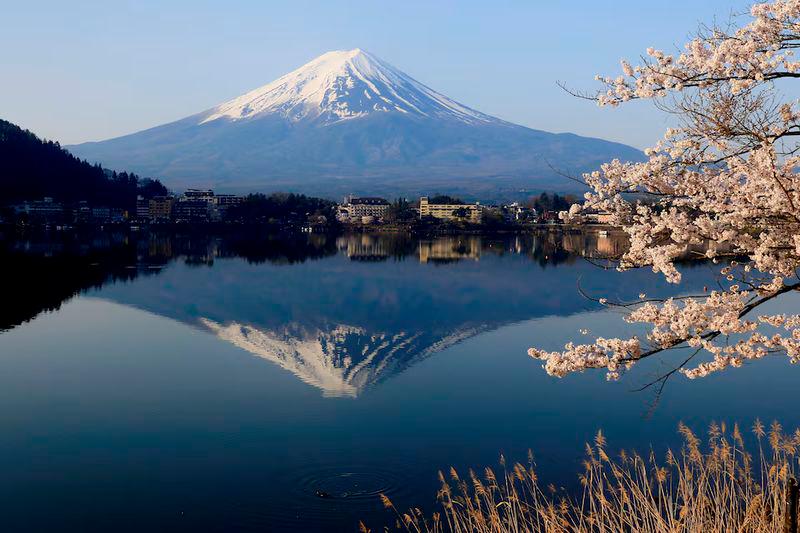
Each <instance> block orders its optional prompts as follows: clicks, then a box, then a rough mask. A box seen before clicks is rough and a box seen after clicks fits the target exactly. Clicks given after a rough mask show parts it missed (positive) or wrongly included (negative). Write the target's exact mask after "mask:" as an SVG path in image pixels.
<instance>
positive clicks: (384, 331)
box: [0, 232, 800, 532]
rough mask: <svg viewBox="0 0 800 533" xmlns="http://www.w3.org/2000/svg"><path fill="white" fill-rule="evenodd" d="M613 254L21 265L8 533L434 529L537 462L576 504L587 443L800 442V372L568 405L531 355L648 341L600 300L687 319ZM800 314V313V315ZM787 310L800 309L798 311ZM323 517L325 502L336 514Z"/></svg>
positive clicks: (656, 363) (600, 381)
mask: <svg viewBox="0 0 800 533" xmlns="http://www.w3.org/2000/svg"><path fill="white" fill-rule="evenodd" d="M623 246H624V241H623V240H622V239H620V238H618V237H617V236H614V235H612V236H604V235H600V234H598V233H591V234H576V235H562V234H561V233H554V232H551V233H541V234H535V235H524V236H501V237H485V236H483V237H481V236H474V235H463V236H447V237H438V238H414V237H409V236H398V235H366V234H363V235H362V234H358V235H345V236H338V237H336V236H326V235H316V234H311V235H295V236H258V237H256V238H253V237H251V236H240V237H238V238H235V237H234V238H231V237H225V238H222V237H219V238H217V237H208V236H203V235H191V234H185V235H156V234H153V235H146V234H145V235H140V236H137V235H124V234H108V235H100V236H90V237H85V238H77V237H64V236H59V237H58V238H54V237H51V238H48V239H44V238H36V239H34V238H31V239H26V240H8V239H7V240H5V241H2V247H1V248H2V253H1V254H0V260H1V261H2V264H3V271H4V275H3V281H2V287H3V294H4V298H3V306H2V312H0V431H1V432H0V472H2V476H0V529H1V530H2V531H53V530H72V531H155V530H161V531H193V532H196V531H280V530H292V531H318V530H319V531H328V530H333V531H355V530H356V529H357V526H358V520H364V521H365V522H367V524H368V525H369V526H370V527H371V528H372V529H373V530H374V531H376V530H380V529H381V526H383V525H384V524H390V523H393V520H392V517H391V516H390V515H388V514H387V513H386V512H385V511H384V510H383V509H382V507H381V504H380V501H379V499H378V494H379V493H381V492H383V493H386V494H387V495H388V496H389V497H390V498H391V499H392V500H393V501H394V503H395V504H396V505H397V506H398V507H400V508H405V507H407V506H410V505H417V506H420V507H421V508H423V509H425V510H427V511H432V510H435V505H434V504H435V495H436V490H437V488H438V482H437V471H438V470H442V469H446V468H448V467H449V466H451V465H453V466H455V467H456V468H458V469H460V470H466V469H467V468H469V467H473V468H476V469H481V468H482V467H483V466H486V465H496V464H497V462H498V457H499V454H500V453H503V454H505V456H506V457H508V458H509V459H510V460H520V461H523V460H525V458H526V456H527V450H528V449H531V450H533V453H534V456H535V458H536V462H537V465H538V470H539V475H540V479H541V480H542V481H543V482H544V483H545V484H547V483H549V482H552V483H554V484H556V485H557V486H564V487H566V488H567V489H569V488H570V487H571V488H574V487H575V486H577V474H578V472H579V471H580V468H581V466H580V461H581V460H582V458H583V456H582V454H583V443H584V442H585V441H587V440H590V439H591V438H592V437H593V435H594V434H595V432H596V431H597V430H598V429H603V431H604V432H605V433H606V435H607V437H608V440H609V447H610V448H611V449H618V448H623V447H624V448H627V449H630V448H638V449H640V450H644V451H646V450H647V449H649V448H650V447H651V445H652V446H653V447H654V448H655V449H656V450H662V449H663V447H664V446H667V445H675V444H676V443H678V440H677V436H676V427H677V424H678V422H679V421H684V422H686V423H687V424H689V425H691V426H692V427H693V428H695V429H696V430H698V431H703V430H704V429H705V428H706V427H707V425H708V423H709V422H710V421H712V420H717V421H723V420H724V421H728V422H729V423H731V422H734V421H740V422H742V424H743V425H745V426H747V427H749V426H750V425H751V424H752V422H753V420H754V419H755V418H756V417H761V418H762V419H764V420H772V419H779V420H780V421H782V422H783V423H784V424H785V425H786V426H787V427H791V428H793V427H795V426H796V425H800V413H799V412H798V410H797V409H796V406H795V405H794V400H795V399H796V398H797V390H798V389H797V383H798V377H799V376H800V374H798V369H797V368H796V367H793V366H791V365H790V364H789V363H788V361H787V360H786V359H785V358H783V357H779V356H776V357H773V358H770V359H767V360H764V361H759V362H758V363H755V364H749V365H745V366H744V367H743V368H741V369H736V370H732V371H728V372H726V373H721V374H719V375H716V376H711V377H708V378H705V379H703V380H697V381H689V380H687V379H685V378H683V377H682V376H679V375H676V376H675V377H674V378H673V379H671V380H670V381H669V382H668V383H667V386H666V387H665V388H664V390H663V393H662V394H661V395H660V396H656V394H655V392H654V391H653V390H652V389H648V390H645V391H643V392H636V391H635V389H636V388H638V387H640V386H641V385H643V384H645V383H647V382H648V381H650V380H652V379H653V378H655V377H658V376H659V375H661V374H663V373H664V372H666V371H668V370H669V369H671V368H672V367H673V366H674V365H675V364H677V362H678V361H679V360H680V354H665V355H663V356H660V357H659V358H653V359H650V360H648V361H647V362H644V363H641V364H640V365H638V367H636V368H635V369H634V370H633V371H631V372H629V373H628V374H626V375H624V376H623V378H622V379H621V380H620V381H618V382H607V381H606V379H605V374H604V373H603V372H600V371H595V372H586V373H583V374H580V375H574V376H569V377H566V378H563V379H557V378H553V377H550V376H548V375H547V374H546V373H545V372H544V370H543V369H542V364H541V362H540V361H536V360H533V359H531V358H530V357H529V356H528V355H527V354H526V350H527V349H528V348H529V347H530V346H534V345H535V346H540V347H546V348H552V349H555V348H558V347H560V346H562V345H563V344H564V343H565V342H566V341H568V340H584V341H585V340H586V337H585V336H584V335H582V334H581V332H580V330H581V329H586V330H589V337H591V336H592V335H603V334H605V335H614V334H620V333H621V332H623V330H630V329H631V327H630V326H626V325H625V324H624V323H623V322H622V320H621V317H620V315H619V314H617V313H614V312H611V311H608V310H604V309H603V308H601V307H600V306H599V305H597V304H596V303H594V302H593V301H592V300H589V299H587V298H585V297H584V296H582V295H581V294H580V292H579V287H580V288H581V290H583V291H585V292H586V293H588V294H591V295H595V296H608V297H617V298H635V297H636V295H637V294H638V293H640V292H645V293H647V294H648V295H651V296H655V295H668V294H677V293H680V292H687V291H689V290H691V289H698V288H702V287H703V286H704V285H707V284H710V283H712V282H713V268H712V266H711V265H708V264H686V265H684V266H682V267H681V270H682V272H683V273H684V276H685V279H684V282H683V284H681V285H680V286H677V287H676V286H670V285H668V284H667V283H665V282H664V281H663V280H662V279H661V278H660V277H659V276H656V275H654V274H653V273H651V272H649V271H646V270H639V271H632V272H626V273H620V272H616V271H615V270H613V269H604V268H603V266H602V265H603V261H602V259H601V258H602V256H604V255H606V254H609V253H616V252H618V251H619V250H620V249H621V247H623ZM789 303H792V304H796V303H797V300H796V299H794V301H790V302H789ZM782 305H789V304H787V303H786V302H784V303H783V304H782ZM320 495H323V496H326V497H320Z"/></svg>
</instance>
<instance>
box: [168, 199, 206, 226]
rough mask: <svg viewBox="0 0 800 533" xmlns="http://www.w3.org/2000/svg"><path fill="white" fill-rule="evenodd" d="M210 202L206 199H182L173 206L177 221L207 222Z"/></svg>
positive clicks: (173, 213) (173, 215)
mask: <svg viewBox="0 0 800 533" xmlns="http://www.w3.org/2000/svg"><path fill="white" fill-rule="evenodd" d="M209 208H210V204H209V203H208V202H206V201H205V200H181V201H180V202H176V203H175V204H174V205H173V206H172V218H173V219H174V220H175V222H207V221H208V217H209Z"/></svg>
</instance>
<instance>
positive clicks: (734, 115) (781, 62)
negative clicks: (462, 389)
mask: <svg viewBox="0 0 800 533" xmlns="http://www.w3.org/2000/svg"><path fill="white" fill-rule="evenodd" d="M742 18H744V19H745V20H742ZM736 20H737V21H739V22H740V24H739V25H738V26H736V25H732V26H731V27H730V28H725V29H722V28H718V27H715V28H704V29H701V31H700V32H698V34H697V36H696V37H695V38H694V39H693V40H691V41H690V42H689V43H687V44H686V46H685V49H684V50H682V51H678V52H676V53H674V54H669V53H666V52H663V51H661V50H655V49H648V50H647V55H646V56H644V57H643V58H642V59H641V61H640V63H639V64H637V65H632V64H630V63H628V62H626V61H623V62H622V74H621V75H620V76H618V77H602V76H598V77H597V80H599V81H600V82H601V83H602V84H603V90H601V91H600V92H598V93H597V94H593V95H582V96H584V97H590V98H592V99H594V100H596V101H597V103H598V104H599V105H601V106H612V107H614V106H619V105H622V104H624V103H625V102H627V101H629V100H635V99H652V100H654V101H655V103H656V105H657V106H658V107H659V108H660V109H662V110H664V111H665V112H669V113H672V114H673V116H674V117H675V119H676V120H677V127H675V128H671V129H668V130H667V131H666V134H665V135H664V139H663V140H662V141H659V142H658V143H657V144H656V145H655V146H653V147H652V148H650V149H648V150H646V151H645V155H646V160H645V161H644V162H640V163H632V162H622V161H619V160H614V161H612V162H610V163H607V164H605V165H603V166H602V167H601V168H600V170H598V171H596V172H592V173H590V174H586V175H584V176H583V179H584V181H585V183H586V184H587V185H588V187H589V190H590V192H588V193H586V195H585V202H584V203H583V204H578V205H574V206H572V207H571V208H570V210H569V211H568V212H563V213H561V217H562V219H564V220H566V221H569V222H580V221H581V219H582V217H583V216H584V214H585V213H587V212H588V211H596V210H602V211H607V212H610V213H611V214H612V216H613V223H614V224H616V225H619V226H620V227H621V228H623V229H624V231H625V232H626V233H627V234H628V235H629V237H630V248H629V250H628V251H627V252H626V253H625V254H624V255H622V256H621V257H620V258H619V263H618V268H619V269H621V270H626V269H631V268H638V267H650V268H652V269H653V271H654V272H657V273H661V274H663V275H664V276H665V277H666V279H667V281H669V282H671V283H676V284H677V283H680V281H681V274H680V272H679V271H678V269H677V268H676V261H677V260H678V259H681V258H685V257H686V256H687V254H691V253H702V255H704V256H705V259H706V260H708V261H713V262H714V263H717V264H718V265H719V268H720V283H719V285H718V289H717V290H704V291H703V292H702V293H700V294H690V295H684V296H680V297H674V298H669V299H663V300H662V299H649V298H647V297H646V295H644V294H642V295H640V298H639V299H637V300H636V301H632V302H610V301H607V300H605V299H600V300H599V301H600V303H602V304H604V305H607V306H614V307H620V308H622V309H624V310H625V320H627V321H628V322H631V323H642V324H645V326H646V328H647V330H648V333H647V334H646V336H644V338H639V337H632V338H598V339H596V340H595V342H593V343H591V344H572V343H570V344H567V345H566V346H565V347H564V350H563V351H558V352H549V351H544V350H540V349H537V348H531V349H530V350H529V353H530V355H531V356H532V357H535V358H538V359H542V360H543V361H544V367H545V369H546V370H547V372H548V373H550V374H552V375H554V376H564V375H566V374H569V373H570V372H575V371H581V370H584V369H588V368H605V369H606V370H607V376H608V378H609V379H616V378H618V377H619V376H620V373H621V372H622V371H624V370H625V369H626V368H629V367H630V366H631V365H633V364H635V363H636V362H637V361H640V360H642V359H644V358H646V357H649V356H651V355H654V354H656V353H659V352H663V351H665V350H671V349H678V348H680V349H684V350H685V353H686V354H687V355H686V356H685V357H684V356H682V357H681V359H679V361H680V362H679V363H678V364H677V366H676V368H675V371H679V372H681V373H683V374H684V375H685V376H687V377H689V378H697V377H702V376H706V375H708V374H710V373H712V372H716V371H719V370H722V369H725V368H728V367H738V366H741V365H742V364H743V363H744V362H745V361H748V360H752V359H760V358H763V357H765V356H767V355H769V354H773V353H783V354H786V355H787V356H788V357H789V358H790V360H791V361H792V362H797V360H798V359H800V314H795V315H784V314H780V315H776V314H760V313H759V310H760V308H761V306H762V305H763V304H764V303H766V302H768V301H770V300H773V299H776V298H780V297H782V296H783V297H786V295H787V293H790V292H792V291H797V290H800V277H799V276H798V267H800V176H799V175H798V173H797V170H798V165H800V155H799V154H798V148H800V147H799V146H798V144H797V142H795V137H798V136H800V108H798V105H797V104H798V103H797V102H796V101H790V100H789V99H788V98H786V97H785V96H784V95H785V93H786V89H787V88H791V85H790V83H789V82H791V80H792V79H794V78H800V61H798V60H796V59H795V56H794V54H793V51H794V49H796V48H799V47H800V0H775V1H773V2H769V3H761V4H756V5H754V6H753V7H752V8H751V10H750V13H749V16H746V15H742V16H740V17H737V19H736ZM693 250H694V252H693ZM697 250H702V252H698V251H697ZM761 309H763V308H761ZM762 313H763V311H762ZM675 371H673V373H674V372H675ZM671 374H672V373H669V374H667V375H665V376H662V378H661V379H662V380H666V378H667V377H669V375H671ZM662 385H663V382H662Z"/></svg>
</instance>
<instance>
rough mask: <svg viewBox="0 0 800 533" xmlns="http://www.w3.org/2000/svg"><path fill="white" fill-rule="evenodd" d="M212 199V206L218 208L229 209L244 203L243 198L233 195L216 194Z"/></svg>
mask: <svg viewBox="0 0 800 533" xmlns="http://www.w3.org/2000/svg"><path fill="white" fill-rule="evenodd" d="M212 194H213V193H212ZM213 198H214V204H215V205H218V206H220V207H230V206H232V205H238V204H240V203H242V202H243V201H244V197H243V196H236V195H235V194H217V195H216V196H214V197H213Z"/></svg>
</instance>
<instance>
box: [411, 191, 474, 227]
mask: <svg viewBox="0 0 800 533" xmlns="http://www.w3.org/2000/svg"><path fill="white" fill-rule="evenodd" d="M419 216H420V218H425V217H433V218H438V219H441V220H467V221H469V222H472V223H473V224H480V222H481V206H480V204H479V203H477V202H476V203H474V204H440V203H431V202H430V199H429V198H428V197H427V196H423V197H422V198H420V199H419Z"/></svg>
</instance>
